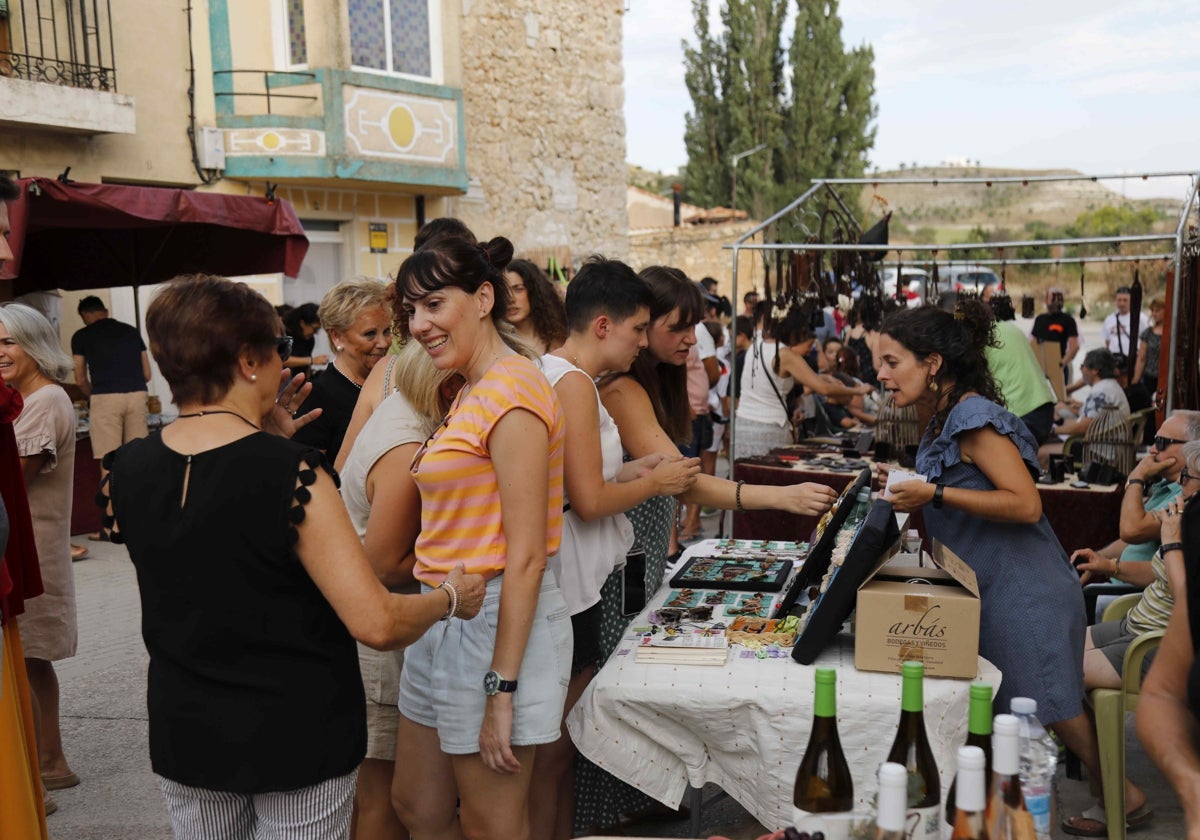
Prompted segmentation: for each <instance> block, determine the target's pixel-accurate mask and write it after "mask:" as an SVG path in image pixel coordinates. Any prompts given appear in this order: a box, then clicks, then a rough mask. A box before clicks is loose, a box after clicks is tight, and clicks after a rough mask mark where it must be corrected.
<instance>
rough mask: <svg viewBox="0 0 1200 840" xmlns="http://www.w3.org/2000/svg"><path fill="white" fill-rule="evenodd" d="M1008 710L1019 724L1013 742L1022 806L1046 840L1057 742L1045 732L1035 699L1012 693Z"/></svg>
mask: <svg viewBox="0 0 1200 840" xmlns="http://www.w3.org/2000/svg"><path fill="white" fill-rule="evenodd" d="M1012 713H1013V717H1015V718H1016V719H1017V721H1018V723H1019V724H1020V728H1019V729H1018V730H1017V745H1018V751H1019V754H1020V756H1021V793H1022V794H1024V796H1025V807H1026V808H1028V809H1029V813H1030V814H1032V815H1033V827H1034V828H1035V829H1036V830H1037V836H1038V838H1039V840H1049V838H1050V826H1051V825H1052V824H1053V820H1052V819H1051V814H1050V805H1051V802H1052V801H1053V799H1054V797H1053V790H1052V785H1053V782H1054V773H1055V771H1056V770H1057V769H1058V745H1057V744H1055V743H1054V739H1052V738H1051V737H1050V735H1049V734H1048V733H1047V732H1046V729H1045V727H1044V726H1042V722H1041V721H1040V720H1038V717H1037V701H1036V700H1034V699H1032V698H1030V697H1014V698H1013V699H1012Z"/></svg>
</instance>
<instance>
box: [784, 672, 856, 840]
mask: <svg viewBox="0 0 1200 840" xmlns="http://www.w3.org/2000/svg"><path fill="white" fill-rule="evenodd" d="M836 689H837V672H836V671H835V670H834V669H833V668H817V671H816V690H815V694H814V698H813V699H814V702H813V723H812V731H811V732H810V733H809V736H808V747H807V748H805V750H804V758H803V759H801V761H800V767H799V769H797V770H796V786H795V788H794V790H793V793H792V804H793V805H795V820H794V822H793V825H799V824H800V822H801V820H802V818H803V817H804V816H806V815H808V814H823V813H837V812H846V811H853V810H854V781H853V779H851V777H850V766H849V765H848V764H847V763H846V755H845V753H843V752H842V742H841V741H840V740H839V739H838V729H837V691H836ZM826 836H827V837H828V836H829V832H826ZM830 840H832V838H830Z"/></svg>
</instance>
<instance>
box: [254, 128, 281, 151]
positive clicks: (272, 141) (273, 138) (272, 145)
mask: <svg viewBox="0 0 1200 840" xmlns="http://www.w3.org/2000/svg"><path fill="white" fill-rule="evenodd" d="M258 143H259V145H260V146H262V147H263V148H264V149H266V150H267V151H268V152H273V151H275V150H276V149H278V148H279V147H280V146H282V145H283V138H282V137H280V136H279V135H278V134H276V133H275V132H274V131H268V132H267V133H266V134H263V135H261V136H259V138H258Z"/></svg>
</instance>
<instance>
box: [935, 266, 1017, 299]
mask: <svg viewBox="0 0 1200 840" xmlns="http://www.w3.org/2000/svg"><path fill="white" fill-rule="evenodd" d="M938 278H939V279H940V280H941V283H940V285H941V286H942V287H943V288H944V289H946V290H947V291H955V292H975V293H977V294H980V295H982V294H983V291H984V289H985V288H986V287H988V286H991V287H993V288H992V291H993V292H1003V291H1004V281H1003V280H1001V279H1000V275H999V274H997V273H996V272H994V271H992V270H991V269H990V268H986V267H984V266H979V265H953V264H951V265H948V266H945V267H942V266H938Z"/></svg>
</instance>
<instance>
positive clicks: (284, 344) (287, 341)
mask: <svg viewBox="0 0 1200 840" xmlns="http://www.w3.org/2000/svg"><path fill="white" fill-rule="evenodd" d="M292 342H293V338H292V337H291V336H290V335H281V336H278V337H277V338H276V339H275V352H276V353H278V354H279V358H280V359H282V360H283V361H285V362H286V361H287V360H288V358H289V357H290V356H291V355H292Z"/></svg>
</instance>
